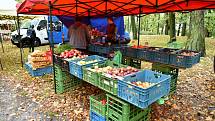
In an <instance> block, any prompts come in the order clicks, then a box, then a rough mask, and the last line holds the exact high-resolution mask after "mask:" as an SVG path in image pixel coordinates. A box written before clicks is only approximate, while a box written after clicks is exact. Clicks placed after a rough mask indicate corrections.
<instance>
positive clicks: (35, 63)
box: [28, 50, 51, 70]
mask: <svg viewBox="0 0 215 121" xmlns="http://www.w3.org/2000/svg"><path fill="white" fill-rule="evenodd" d="M28 62H29V63H30V64H31V65H32V68H33V70H36V69H38V68H44V67H47V66H49V65H50V64H51V62H50V59H49V56H48V55H47V53H46V52H42V51H39V50H36V51H34V52H33V53H31V54H30V55H29V58H28Z"/></svg>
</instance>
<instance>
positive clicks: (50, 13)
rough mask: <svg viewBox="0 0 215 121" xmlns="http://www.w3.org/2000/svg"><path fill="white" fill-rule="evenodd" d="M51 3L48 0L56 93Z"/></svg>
mask: <svg viewBox="0 0 215 121" xmlns="http://www.w3.org/2000/svg"><path fill="white" fill-rule="evenodd" d="M52 7H53V6H52V4H51V1H49V21H50V39H51V42H50V43H51V48H52V49H51V51H52V65H53V76H54V77H53V78H54V86H55V93H57V90H56V80H55V63H54V62H55V58H54V39H53V33H52V30H53V28H52Z"/></svg>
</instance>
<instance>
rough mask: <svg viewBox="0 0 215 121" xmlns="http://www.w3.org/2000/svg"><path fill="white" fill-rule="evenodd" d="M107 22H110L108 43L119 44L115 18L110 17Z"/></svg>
mask: <svg viewBox="0 0 215 121" xmlns="http://www.w3.org/2000/svg"><path fill="white" fill-rule="evenodd" d="M107 22H108V25H107V41H108V42H111V43H117V40H116V33H117V28H116V25H115V24H114V21H113V18H111V17H108V19H107Z"/></svg>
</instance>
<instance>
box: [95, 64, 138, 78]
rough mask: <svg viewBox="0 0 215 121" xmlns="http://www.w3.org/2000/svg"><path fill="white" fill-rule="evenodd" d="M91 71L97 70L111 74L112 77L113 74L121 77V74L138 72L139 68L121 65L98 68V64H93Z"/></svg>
mask: <svg viewBox="0 0 215 121" xmlns="http://www.w3.org/2000/svg"><path fill="white" fill-rule="evenodd" d="M91 71H93V72H98V73H106V74H109V75H111V76H112V77H115V76H120V77H123V76H126V75H128V74H132V73H135V72H138V71H139V70H138V69H136V68H133V67H130V66H128V67H121V68H114V67H111V66H107V67H103V68H98V66H95V68H94V69H91Z"/></svg>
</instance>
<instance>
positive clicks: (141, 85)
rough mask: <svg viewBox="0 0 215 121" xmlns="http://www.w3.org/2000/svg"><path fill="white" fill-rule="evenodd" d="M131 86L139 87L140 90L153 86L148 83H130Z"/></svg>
mask: <svg viewBox="0 0 215 121" xmlns="http://www.w3.org/2000/svg"><path fill="white" fill-rule="evenodd" d="M131 83H132V84H134V85H136V86H138V87H141V88H148V87H150V86H151V85H153V83H149V82H141V81H137V82H131Z"/></svg>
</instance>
